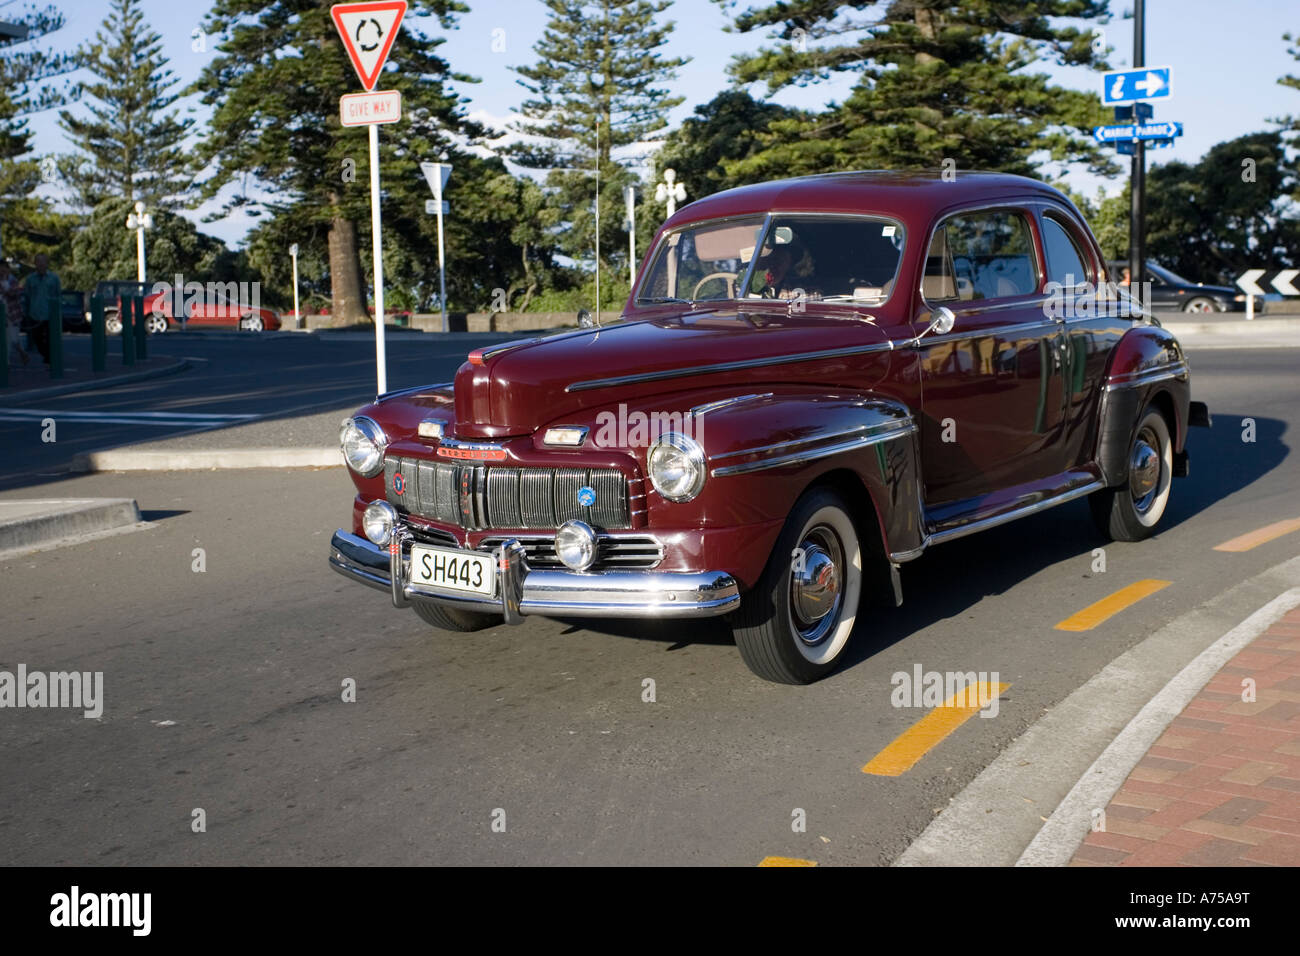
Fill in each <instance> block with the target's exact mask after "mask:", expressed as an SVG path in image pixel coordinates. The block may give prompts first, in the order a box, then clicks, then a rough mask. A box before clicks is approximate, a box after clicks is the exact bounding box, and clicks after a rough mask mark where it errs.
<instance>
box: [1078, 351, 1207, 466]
mask: <svg viewBox="0 0 1300 956" xmlns="http://www.w3.org/2000/svg"><path fill="white" fill-rule="evenodd" d="M1152 402H1157V403H1165V405H1166V407H1165V408H1164V411H1165V412H1166V413H1167V414H1168V415H1170V416H1171V417H1172V418H1173V421H1172V422H1171V423H1170V424H1171V427H1170V430H1169V431H1170V435H1171V437H1172V439H1173V446H1174V451H1175V452H1177V453H1180V454H1181V453H1182V452H1183V450H1184V449H1185V447H1186V441H1187V424H1188V406H1189V405H1190V402H1191V368H1190V366H1189V365H1188V363H1187V357H1186V355H1184V353H1183V348H1182V346H1181V345H1180V344H1179V342H1178V339H1177V338H1175V337H1174V334H1173V333H1172V332H1170V331H1169V330H1168V329H1164V328H1161V327H1159V326H1155V325H1139V326H1135V327H1134V328H1132V329H1130V330H1129V331H1127V332H1125V333H1124V335H1123V337H1122V338H1120V340H1119V342H1118V343H1117V344H1116V346H1115V348H1114V349H1113V350H1112V352H1111V358H1110V363H1109V365H1108V367H1107V370H1106V384H1105V391H1104V392H1103V394H1102V405H1101V415H1100V427H1099V429H1098V433H1097V465H1098V467H1099V468H1100V470H1101V474H1102V479H1103V480H1104V481H1105V483H1106V484H1107V485H1108V486H1112V487H1113V486H1115V485H1119V484H1122V483H1123V482H1125V481H1127V480H1128V449H1129V445H1130V443H1131V442H1132V440H1133V431H1134V429H1135V428H1136V427H1137V424H1138V422H1137V419H1138V416H1139V415H1140V414H1141V412H1142V409H1144V408H1146V407H1147V406H1148V405H1150V404H1151V403H1152Z"/></svg>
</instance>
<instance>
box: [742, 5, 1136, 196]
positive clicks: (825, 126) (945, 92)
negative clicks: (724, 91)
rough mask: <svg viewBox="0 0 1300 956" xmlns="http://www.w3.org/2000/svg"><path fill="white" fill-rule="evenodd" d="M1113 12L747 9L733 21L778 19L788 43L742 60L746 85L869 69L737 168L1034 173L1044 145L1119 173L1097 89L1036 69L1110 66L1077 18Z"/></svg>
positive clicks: (1093, 8)
mask: <svg viewBox="0 0 1300 956" xmlns="http://www.w3.org/2000/svg"><path fill="white" fill-rule="evenodd" d="M719 2H722V3H724V5H727V6H734V5H735V4H734V2H732V0H719ZM1106 19H1107V4H1106V3H1105V2H1103V0H1042V2H1037V3H1025V2H1024V0H959V2H953V0H891V2H889V3H886V4H883V5H882V4H880V3H872V2H866V0H855V2H849V3H839V2H832V0H781V2H776V3H768V4H765V5H763V6H760V7H758V8H755V9H748V10H746V11H744V12H742V13H741V14H740V15H739V16H738V17H737V18H736V29H738V30H740V31H742V32H749V31H753V30H759V29H763V28H776V32H777V35H778V37H779V38H780V39H782V40H783V41H784V42H782V43H781V44H779V45H777V46H772V47H768V48H765V49H762V50H760V51H759V52H758V53H756V54H754V55H752V56H741V57H738V58H737V59H736V60H735V61H734V62H733V63H732V65H731V68H730V71H731V73H732V76H733V77H734V79H735V80H736V81H737V82H740V83H752V82H757V81H764V82H766V84H767V87H768V90H769V91H772V92H775V91H777V90H781V89H784V88H785V87H787V86H790V85H806V84H808V83H812V82H816V81H818V80H820V79H825V78H827V77H829V76H831V75H832V74H836V73H856V74H858V75H859V79H858V81H857V84H856V86H855V87H854V88H853V92H852V93H851V95H850V96H849V97H848V98H847V99H846V100H845V101H844V103H843V104H838V105H835V104H833V105H832V106H831V107H830V108H829V109H827V110H826V111H825V112H823V113H821V114H819V115H817V116H815V117H813V118H812V119H810V120H807V119H790V120H779V121H777V122H775V123H773V124H772V126H771V128H770V129H769V130H768V131H767V132H766V133H765V134H764V135H763V136H762V137H761V139H762V142H763V147H764V148H763V149H762V150H761V151H759V152H758V153H757V154H755V155H754V156H751V157H749V158H746V159H742V160H738V161H735V162H733V163H730V164H728V166H727V168H728V171H729V172H730V173H731V174H732V175H744V176H748V177H751V178H773V177H779V176H788V175H792V174H800V173H813V172H827V171H831V170H844V169H871V168H941V167H945V166H946V167H947V168H952V169H955V170H957V171H960V170H963V169H990V170H1001V171H1004V172H1015V173H1022V174H1030V175H1032V174H1034V173H1035V172H1036V168H1035V167H1036V157H1035V156H1034V154H1036V153H1038V152H1040V151H1046V152H1047V153H1048V154H1049V155H1050V157H1051V159H1052V160H1055V161H1057V162H1060V163H1067V164H1068V163H1076V162H1079V163H1084V164H1086V165H1087V167H1088V168H1089V169H1091V170H1092V171H1094V172H1097V173H1102V174H1114V172H1116V171H1117V167H1116V166H1115V165H1114V163H1113V162H1112V161H1111V159H1110V157H1109V155H1108V154H1107V152H1106V151H1105V150H1103V149H1101V148H1099V147H1098V146H1097V144H1096V143H1095V142H1094V141H1093V139H1092V137H1091V135H1090V134H1091V128H1092V126H1094V125H1095V124H1097V123H1100V122H1105V114H1104V112H1103V110H1102V108H1101V106H1100V103H1099V101H1098V98H1097V96H1096V95H1095V94H1093V93H1091V92H1083V91H1080V90H1073V89H1067V88H1064V87H1061V86H1057V85H1054V84H1053V83H1052V82H1051V81H1050V79H1049V77H1048V76H1047V75H1046V74H1045V73H1042V72H1036V71H1034V69H1033V67H1034V65H1035V64H1036V63H1041V62H1043V61H1044V60H1045V59H1047V58H1051V59H1052V60H1054V61H1055V62H1057V63H1059V64H1062V65H1070V66H1090V67H1094V68H1099V67H1103V66H1104V65H1105V64H1104V61H1103V51H1099V50H1098V49H1096V48H1095V46H1094V43H1095V40H1094V36H1093V31H1092V28H1088V27H1084V26H1079V25H1070V24H1069V23H1068V21H1070V20H1075V21H1079V20H1094V21H1096V22H1097V23H1105V22H1106ZM827 41H829V42H827ZM1097 46H1100V44H1097ZM945 160H948V161H950V162H949V163H947V164H945Z"/></svg>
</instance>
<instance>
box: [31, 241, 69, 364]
mask: <svg viewBox="0 0 1300 956" xmlns="http://www.w3.org/2000/svg"><path fill="white" fill-rule="evenodd" d="M33 265H34V266H35V267H36V269H35V271H34V272H31V273H29V274H28V276H27V278H26V279H25V280H24V281H23V315H24V316H26V320H27V322H26V324H27V328H28V330H29V331H28V333H27V337H28V339H29V340H30V341H31V343H32V345H34V346H36V351H38V352H40V353H41V358H43V359H44V360H45V364H46V365H49V364H50V321H49V320H50V303H54V304H55V312H54V314H55V315H56V316H59V321H60V322H62V321H63V318H62V311H61V309H60V308H59V297H60V295H61V293H62V291H63V290H62V289H61V288H60V286H59V277H58V276H57V275H55V274H54V273H53V272H51V271H50V258H49V256H47V255H46V254H45V253H43V252H38V253H37V254H36V261H35V262H34V263H33Z"/></svg>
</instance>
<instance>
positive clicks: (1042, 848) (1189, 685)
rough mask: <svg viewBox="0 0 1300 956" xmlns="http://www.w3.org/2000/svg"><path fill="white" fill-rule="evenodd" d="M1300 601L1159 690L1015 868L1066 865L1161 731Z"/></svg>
mask: <svg viewBox="0 0 1300 956" xmlns="http://www.w3.org/2000/svg"><path fill="white" fill-rule="evenodd" d="M1297 604H1300V588H1291V589H1290V590H1288V591H1283V592H1282V593H1281V594H1280V595H1278V596H1277V597H1276V598H1274V599H1273V600H1272V601H1270V602H1269V603H1268V604H1265V605H1264V606H1263V607H1262V608H1260V609H1259V610H1258V611H1256V612H1255V613H1254V614H1252V615H1251V616H1250V617H1248V618H1246V620H1244V621H1242V622H1241V623H1240V624H1238V625H1237V626H1236V627H1234V628H1233V629H1232V630H1231V631H1229V632H1228V633H1227V634H1225V635H1223V637H1221V638H1219V640H1217V641H1215V642H1214V643H1213V644H1211V645H1210V646H1209V647H1207V648H1206V649H1205V650H1204V651H1202V652H1201V653H1200V654H1198V655H1197V656H1196V658H1195V659H1194V660H1193V661H1192V662H1191V663H1190V664H1188V665H1187V666H1186V667H1184V668H1183V669H1182V670H1181V671H1179V672H1178V674H1177V675H1176V676H1175V677H1174V678H1173V680H1171V681H1170V682H1169V683H1168V684H1166V685H1165V686H1164V687H1163V688H1161V689H1160V692H1159V693H1157V694H1156V695H1155V696H1154V697H1152V698H1151V700H1150V701H1148V702H1147V705H1146V706H1145V707H1143V708H1142V709H1141V710H1140V711H1138V713H1137V715H1136V716H1135V717H1134V718H1133V719H1132V720H1130V721H1129V722H1128V726H1126V727H1125V728H1124V729H1123V730H1122V731H1120V733H1119V736H1118V737H1116V738H1115V739H1114V740H1112V741H1111V743H1110V746H1109V747H1107V748H1106V749H1105V750H1104V751H1102V754H1101V756H1100V757H1098V758H1097V759H1096V760H1095V761H1094V762H1093V764H1092V766H1091V767H1089V768H1088V771H1087V772H1086V773H1085V774H1084V775H1083V776H1082V777H1080V778H1079V782H1078V783H1076V784H1075V785H1074V788H1073V789H1072V790H1071V791H1070V792H1069V793H1068V794H1066V797H1065V799H1064V800H1062V801H1061V803H1060V805H1059V806H1058V807H1057V808H1056V810H1055V811H1054V812H1053V813H1052V815H1051V816H1050V817H1048V819H1047V822H1046V823H1044V824H1043V828H1042V829H1041V830H1039V831H1038V836H1036V837H1034V840H1033V842H1032V843H1030V844H1029V846H1028V847H1026V848H1025V852H1024V853H1022V854H1021V856H1020V859H1019V860H1017V861H1016V866H1066V865H1067V864H1068V863H1069V862H1070V860H1071V859H1072V858H1073V857H1074V854H1075V852H1076V851H1077V850H1078V849H1079V845H1080V844H1081V843H1083V841H1084V840H1085V839H1086V838H1087V836H1088V833H1089V832H1090V830H1091V824H1092V811H1093V809H1094V808H1099V809H1104V808H1105V807H1106V806H1107V805H1109V804H1110V801H1111V798H1112V797H1114V796H1115V794H1116V793H1117V792H1118V791H1119V788H1120V787H1122V786H1123V785H1124V781H1125V780H1127V779H1128V775H1129V774H1130V773H1131V772H1132V771H1133V768H1134V767H1136V766H1137V765H1138V761H1140V760H1141V759H1142V758H1143V757H1145V756H1146V754H1147V751H1148V750H1150V749H1151V747H1152V745H1153V744H1155V742H1156V741H1157V740H1159V739H1160V735H1161V734H1163V733H1164V732H1165V728H1166V727H1168V726H1169V725H1170V724H1171V723H1172V722H1173V720H1174V718H1175V717H1177V716H1178V715H1179V714H1181V713H1182V712H1183V708H1184V707H1186V706H1187V705H1188V704H1189V703H1191V701H1192V698H1194V697H1195V696H1196V695H1197V694H1198V693H1200V691H1201V688H1203V687H1204V686H1205V685H1206V684H1208V683H1209V682H1210V680H1211V679H1212V678H1213V677H1214V675H1215V674H1217V673H1218V672H1219V670H1220V669H1221V668H1222V667H1223V665H1225V664H1227V663H1228V661H1230V660H1232V658H1233V657H1235V656H1236V655H1237V654H1238V653H1239V652H1240V651H1242V650H1243V649H1244V648H1245V647H1246V646H1247V645H1249V644H1250V643H1251V642H1252V641H1254V640H1255V638H1257V637H1259V636H1260V635H1261V634H1263V633H1264V632H1265V631H1267V630H1268V629H1269V628H1270V627H1272V626H1273V625H1274V624H1275V623H1277V622H1278V621H1279V620H1281V618H1282V616H1283V615H1284V614H1286V613H1287V612H1288V611H1290V610H1291V609H1292V608H1293V607H1295V606H1296V605H1297Z"/></svg>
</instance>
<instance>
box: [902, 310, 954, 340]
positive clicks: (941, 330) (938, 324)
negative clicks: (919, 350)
mask: <svg viewBox="0 0 1300 956" xmlns="http://www.w3.org/2000/svg"><path fill="white" fill-rule="evenodd" d="M956 324H957V316H955V315H953V312H952V309H950V308H948V307H947V306H946V305H941V306H939V308H937V309H935V310H934V311H933V312H931V313H930V324H929V325H927V326H926V327H925V331H924V332H922V333H921V334H920V335H918V336H917V337H916V338H914V339H912V344H913V345H918V344H920V341H921V339H923V338H925V337H926V336H927V335H929V334H930V333H931V332H933V333H935V334H936V335H947V334H948V333H949V332H951V331H952V328H953V326H954V325H956Z"/></svg>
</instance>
